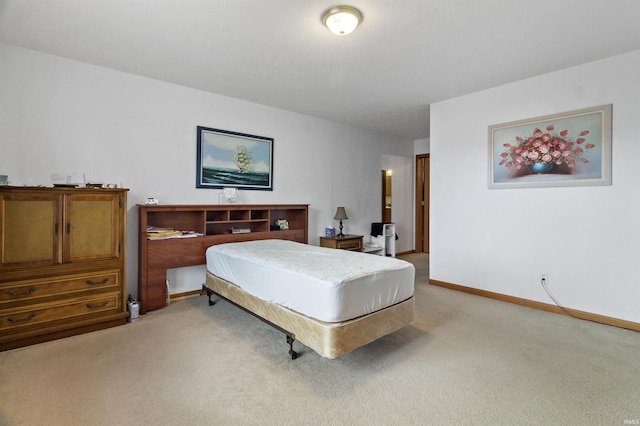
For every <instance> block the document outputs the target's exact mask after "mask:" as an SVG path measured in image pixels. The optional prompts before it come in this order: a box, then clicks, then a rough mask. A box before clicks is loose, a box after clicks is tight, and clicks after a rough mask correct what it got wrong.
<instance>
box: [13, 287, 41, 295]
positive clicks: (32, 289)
mask: <svg viewBox="0 0 640 426" xmlns="http://www.w3.org/2000/svg"><path fill="white" fill-rule="evenodd" d="M34 291H36V288H35V287H31V288H30V289H29V290H27V291H25V292H24V293H16V292H15V291H13V290H9V296H13V297H25V296H29V295H31V294H33V292H34Z"/></svg>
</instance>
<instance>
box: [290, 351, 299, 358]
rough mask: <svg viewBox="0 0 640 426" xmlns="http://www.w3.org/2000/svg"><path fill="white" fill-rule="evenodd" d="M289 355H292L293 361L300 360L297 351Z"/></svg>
mask: <svg viewBox="0 0 640 426" xmlns="http://www.w3.org/2000/svg"><path fill="white" fill-rule="evenodd" d="M289 355H291V359H296V358H298V352H296V351H289Z"/></svg>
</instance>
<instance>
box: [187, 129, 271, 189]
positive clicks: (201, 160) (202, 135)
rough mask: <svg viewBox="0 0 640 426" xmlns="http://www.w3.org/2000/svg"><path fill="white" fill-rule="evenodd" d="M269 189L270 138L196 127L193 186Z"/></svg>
mask: <svg viewBox="0 0 640 426" xmlns="http://www.w3.org/2000/svg"><path fill="white" fill-rule="evenodd" d="M231 187H232V188H237V189H257V190H266V191H272V190H273V138H268V137H264V136H255V135H248V134H245V133H237V132H231V131H228V130H220V129H212V128H209V127H202V126H198V148H197V164H196V188H218V189H220V188H231Z"/></svg>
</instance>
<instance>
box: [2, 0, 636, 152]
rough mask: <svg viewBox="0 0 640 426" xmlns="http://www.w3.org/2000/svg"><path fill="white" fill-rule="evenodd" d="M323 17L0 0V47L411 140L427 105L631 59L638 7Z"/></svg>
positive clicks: (625, 1) (279, 7)
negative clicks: (336, 23)
mask: <svg viewBox="0 0 640 426" xmlns="http://www.w3.org/2000/svg"><path fill="white" fill-rule="evenodd" d="M336 4H338V3H334V2H333V1H332V0H324V1H322V0H0V40H1V41H4V42H7V43H9V44H14V45H17V46H22V47H26V48H29V49H34V50H38V51H41V52H46V53H51V54H54V55H58V56H62V57H66V58H71V59H75V60H78V61H83V62H86V63H90V64H95V65H100V66H104V67H108V68H112V69H115V70H121V71H125V72H128V73H133V74H137V75H141V76H145V77H150V78H154V79H158V80H162V81H166V82H170V83H175V84H179V85H183V86H187V87H191V88H195V89H200V90H204V91H208V92H212V93H217V94H220V95H225V96H231V97H234V98H239V99H244V100H247V101H251V102H255V103H259V104H264V105H269V106H273V107H277V108H281V109H285V110H290V111H295V112H299V113H303V114H308V115H312V116H316V117H321V118H326V119H329V120H333V121H337V122H342V123H346V124H350V125H354V126H358V127H362V128H366V129H371V130H374V131H378V132H383V133H387V134H390V135H395V136H399V137H402V138H407V139H410V140H415V139H422V138H427V137H429V105H430V104H432V103H434V102H438V101H442V100H445V99H449V98H452V97H456V96H460V95H464V94H467V93H472V92H475V91H479V90H483V89H486V88H490V87H495V86H498V85H502V84H506V83H510V82H513V81H517V80H521V79H524V78H528V77H532V76H535V75H539V74H544V73H548V72H552V71H556V70H559V69H563V68H567V67H571V66H574V65H579V64H583V63H586V62H590V61H594V60H597V59H601V58H605V57H609V56H613V55H617V54H621V53H625V52H629V51H633V50H639V49H640V25H639V24H638V16H640V1H637V0H553V1H552V0H350V1H348V2H346V3H344V4H348V5H351V6H355V7H357V8H359V9H360V10H361V11H362V13H363V15H364V21H363V23H362V25H361V26H360V27H358V28H357V29H356V31H355V32H354V33H352V34H350V35H348V36H342V37H340V36H336V35H334V34H332V33H330V32H329V31H328V30H327V29H326V28H325V27H324V26H323V25H322V23H321V22H320V17H321V16H322V13H323V12H324V10H325V9H327V8H328V7H330V6H334V5H336ZM639 71H640V70H639ZM524 101H526V100H524Z"/></svg>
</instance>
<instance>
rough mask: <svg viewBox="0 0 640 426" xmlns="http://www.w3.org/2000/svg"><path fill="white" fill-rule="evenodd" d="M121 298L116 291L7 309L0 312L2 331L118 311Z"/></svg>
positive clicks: (0, 330)
mask: <svg viewBox="0 0 640 426" xmlns="http://www.w3.org/2000/svg"><path fill="white" fill-rule="evenodd" d="M120 299H121V294H120V292H115V293H105V294H100V295H94V296H85V297H77V298H73V299H67V300H60V301H57V302H51V303H41V304H37V305H30V306H23V307H19V308H13V309H5V310H4V311H2V312H1V313H0V333H1V332H6V331H10V330H15V329H20V328H25V327H29V326H33V325H42V324H45V323H49V322H53V321H57V320H65V319H71V318H73V319H76V318H80V317H83V316H90V315H94V314H100V313H105V312H114V313H116V312H119V311H120V310H121V309H120V308H121V307H120Z"/></svg>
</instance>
